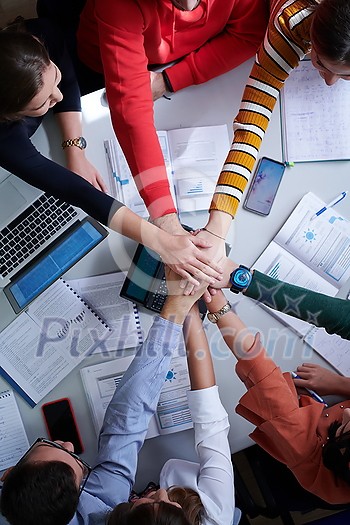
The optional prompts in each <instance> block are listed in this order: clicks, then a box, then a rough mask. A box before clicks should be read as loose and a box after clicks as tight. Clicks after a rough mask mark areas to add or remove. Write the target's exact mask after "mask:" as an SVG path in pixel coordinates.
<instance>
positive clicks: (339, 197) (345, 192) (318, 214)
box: [311, 190, 348, 221]
mask: <svg viewBox="0 0 350 525" xmlns="http://www.w3.org/2000/svg"><path fill="white" fill-rule="evenodd" d="M347 194H348V190H346V191H342V192H341V194H340V195H338V197H336V198H335V199H333V200H332V201H331V202H329V203H328V204H326V206H323V208H321V209H320V210H318V211H317V212H316V213H315V215H313V216H312V217H311V220H312V221H313V220H314V219H316V217H319V216H320V215H322V213H324V212H325V211H326V210H328V208H331V207H332V206H335V205H336V204H338V202H340V201H342V200H343V199H345V197H346V196H347Z"/></svg>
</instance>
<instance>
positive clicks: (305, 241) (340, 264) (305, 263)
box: [253, 193, 350, 335]
mask: <svg viewBox="0 0 350 525" xmlns="http://www.w3.org/2000/svg"><path fill="white" fill-rule="evenodd" d="M323 206H325V203H324V202H323V201H321V200H320V199H319V198H318V197H316V196H315V195H314V194H313V193H307V194H306V195H305V196H304V197H303V198H302V199H301V201H300V202H299V204H298V205H297V206H296V208H295V209H294V211H293V213H292V214H291V215H290V217H289V218H288V220H287V221H286V223H285V224H284V226H283V227H282V228H281V230H280V231H279V232H278V233H277V235H276V237H275V238H274V239H273V240H272V242H271V243H270V244H269V245H268V247H267V248H266V250H264V252H263V253H262V254H261V256H260V257H259V258H258V260H257V261H256V262H255V264H254V265H253V267H254V268H256V269H257V270H259V271H261V272H263V273H266V274H267V275H269V276H270V277H274V278H276V279H280V280H281V281H286V282H288V283H291V284H295V285H297V286H302V287H303V288H309V289H310V290H313V291H317V292H321V293H324V294H326V295H331V296H335V295H336V294H337V293H338V291H339V289H340V288H341V287H342V286H343V284H345V283H346V281H347V280H348V279H349V277H350V222H349V221H348V220H346V219H345V218H344V217H342V216H341V215H339V214H338V213H337V212H336V211H335V210H333V209H332V208H330V209H328V210H327V211H325V212H324V213H322V214H321V215H320V216H319V217H317V218H316V219H315V220H313V221H311V220H310V219H311V217H312V216H313V215H314V214H315V212H316V211H318V210H319V209H321V208H322V207H323ZM269 311H270V312H271V313H272V314H273V315H275V316H276V317H278V318H279V319H281V320H283V322H285V323H286V324H287V325H288V326H291V327H292V328H294V329H295V330H296V331H297V332H298V333H300V334H301V335H305V334H306V333H307V332H308V331H309V329H310V325H309V323H306V322H305V321H300V320H299V319H295V318H294V317H292V316H289V315H286V314H283V313H280V312H275V311H273V310H269Z"/></svg>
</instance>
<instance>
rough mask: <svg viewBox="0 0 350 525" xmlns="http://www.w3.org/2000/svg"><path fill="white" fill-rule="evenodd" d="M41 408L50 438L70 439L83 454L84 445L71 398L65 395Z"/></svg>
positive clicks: (75, 450) (53, 439)
mask: <svg viewBox="0 0 350 525" xmlns="http://www.w3.org/2000/svg"><path fill="white" fill-rule="evenodd" d="M41 410H42V412H43V415H44V420H45V423H46V428H47V432H48V435H49V437H50V439H51V440H52V441H56V440H60V441H70V442H71V443H73V445H74V452H75V453H76V454H81V453H82V452H83V450H84V447H83V443H82V440H81V437H80V433H79V430H78V426H77V423H76V420H75V416H74V412H73V408H72V405H71V402H70V401H69V399H68V398H67V397H65V398H62V399H57V401H51V402H49V403H45V404H44V405H43V406H42V407H41Z"/></svg>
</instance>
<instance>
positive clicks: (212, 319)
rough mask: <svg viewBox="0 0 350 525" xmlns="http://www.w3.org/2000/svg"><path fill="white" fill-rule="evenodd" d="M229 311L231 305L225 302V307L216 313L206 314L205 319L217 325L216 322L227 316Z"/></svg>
mask: <svg viewBox="0 0 350 525" xmlns="http://www.w3.org/2000/svg"><path fill="white" fill-rule="evenodd" d="M230 310H231V304H230V303H229V302H227V303H226V304H225V306H223V307H222V308H220V310H218V311H217V312H208V313H207V317H208V320H209V321H210V322H211V323H217V322H218V320H219V319H220V318H221V317H222V316H223V315H225V314H227V312H229V311H230Z"/></svg>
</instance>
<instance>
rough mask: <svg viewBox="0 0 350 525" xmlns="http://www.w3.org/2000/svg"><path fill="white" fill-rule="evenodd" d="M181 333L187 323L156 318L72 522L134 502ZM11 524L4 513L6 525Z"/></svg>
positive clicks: (99, 519) (105, 429) (100, 518)
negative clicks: (143, 452) (141, 460)
mask: <svg viewBox="0 0 350 525" xmlns="http://www.w3.org/2000/svg"><path fill="white" fill-rule="evenodd" d="M181 334H182V326H180V325H177V324H174V323H172V322H170V321H167V320H165V319H163V318H161V317H156V318H155V320H154V322H153V325H152V327H151V329H150V331H149V333H148V336H147V339H146V341H145V342H144V344H143V345H142V346H141V347H140V348H139V349H138V351H137V353H136V355H135V357H134V359H133V361H132V363H131V364H130V366H129V368H128V370H127V371H126V372H125V374H124V376H123V378H122V380H121V381H120V383H119V385H118V387H117V389H116V391H115V393H114V395H113V398H112V400H111V402H110V404H109V406H108V407H107V410H106V414H105V419H104V422H103V426H102V429H101V433H100V437H99V446H98V454H97V458H96V466H95V467H94V470H93V471H92V473H91V475H90V477H89V479H88V482H87V484H86V486H85V489H84V491H83V493H82V494H81V496H80V499H79V504H78V508H77V512H76V514H75V516H74V518H73V519H72V520H71V522H70V525H104V524H105V522H106V516H107V514H108V513H109V512H110V511H111V510H112V509H113V508H114V507H115V506H116V505H118V503H121V502H124V501H127V500H128V498H129V494H130V490H131V488H132V486H133V484H134V479H135V473H136V468H137V458H138V453H139V450H140V448H141V447H142V445H143V442H144V439H145V436H146V433H147V430H148V424H149V421H150V419H151V417H152V416H153V414H154V413H155V410H156V408H157V403H158V399H159V395H160V391H161V389H162V387H163V385H164V381H165V377H166V374H167V372H168V370H169V365H170V361H171V358H172V355H173V353H174V351H175V349H176V348H177V347H178V344H179V338H180V335H181ZM7 524H8V522H7V521H6V520H5V518H4V517H3V516H1V514H0V525H7Z"/></svg>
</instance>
